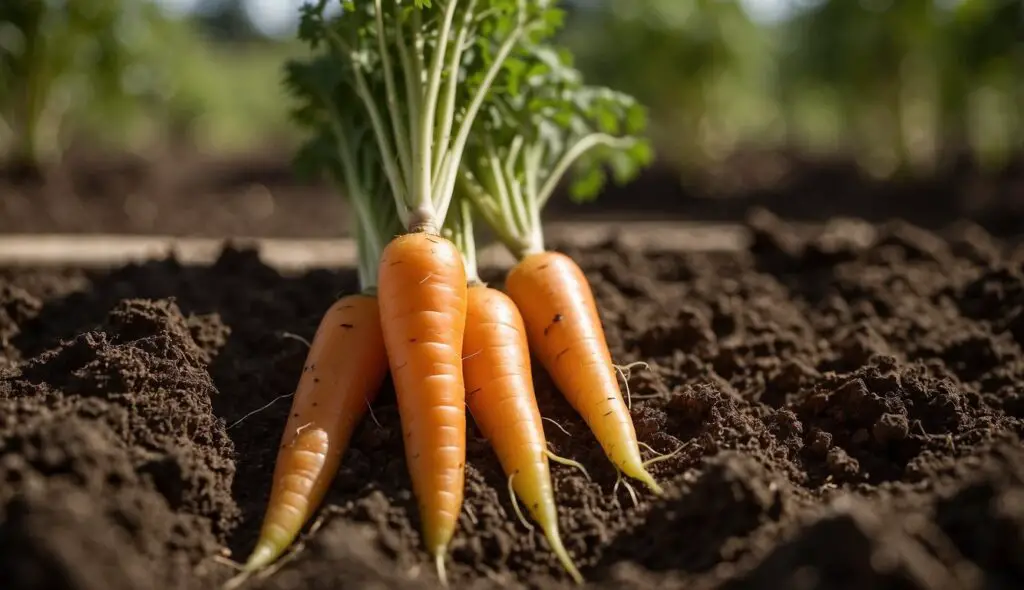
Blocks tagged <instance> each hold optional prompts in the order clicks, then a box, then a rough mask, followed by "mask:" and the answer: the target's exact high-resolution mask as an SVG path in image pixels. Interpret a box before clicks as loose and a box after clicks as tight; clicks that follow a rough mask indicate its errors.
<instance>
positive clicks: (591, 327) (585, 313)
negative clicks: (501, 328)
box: [505, 251, 662, 494]
mask: <svg viewBox="0 0 1024 590" xmlns="http://www.w3.org/2000/svg"><path fill="white" fill-rule="evenodd" d="M505 290H506V291H507V292H508V294H509V296H510V297H511V298H512V300H513V301H515V303H516V306H517V307H518V308H519V310H520V312H521V313H522V316H523V322H524V323H525V325H526V331H527V335H528V340H529V345H530V350H531V351H533V353H534V354H536V356H537V358H538V359H539V360H540V362H541V364H542V365H543V366H544V368H545V369H546V370H547V371H548V373H549V374H550V375H551V378H552V380H553V381H554V382H555V385H556V386H557V387H558V389H559V391H561V392H562V394H563V395H564V396H565V398H566V399H567V400H568V401H569V403H570V404H571V405H572V407H573V408H574V409H575V410H576V411H577V412H579V414H580V415H581V416H582V417H583V420H584V421H586V423H587V425H588V426H589V427H590V429H591V431H593V433H594V436H595V437H596V438H597V440H598V442H599V443H600V444H601V447H602V448H603V449H604V452H605V454H606V455H607V456H608V458H609V459H610V460H611V462H612V463H613V464H614V465H615V466H616V467H617V468H618V469H619V471H621V472H622V473H624V474H625V475H627V476H629V477H632V478H634V479H637V480H639V481H642V482H643V483H644V484H646V485H647V487H648V488H650V489H651V490H652V491H653V492H655V493H658V494H660V493H661V491H662V490H661V486H659V485H658V483H657V482H656V481H655V480H654V477H653V476H651V474H650V473H649V472H648V471H647V469H646V468H645V467H644V462H643V459H642V457H641V455H640V448H639V446H638V442H637V437H636V430H635V429H634V427H633V420H632V417H631V416H630V414H629V410H628V409H627V408H626V404H625V403H624V402H623V399H622V394H621V392H620V391H619V385H618V381H617V380H616V376H615V366H614V365H613V364H612V358H611V353H610V352H609V350H608V344H607V341H606V339H605V335H604V329H603V328H602V326H601V319H600V316H599V315H598V312H597V304H596V303H595V301H594V295H593V293H592V292H591V289H590V284H589V283H588V281H587V279H586V276H585V275H584V274H583V271H582V270H581V269H580V268H579V266H578V265H577V264H576V262H575V261H573V260H572V259H571V258H570V257H568V256H566V255H564V254H561V253H559V252H552V251H542V252H538V253H533V254H527V255H525V256H523V257H522V258H521V260H520V261H519V262H518V263H517V264H516V266H514V267H513V268H512V270H510V271H509V273H508V276H507V277H506V279H505Z"/></svg>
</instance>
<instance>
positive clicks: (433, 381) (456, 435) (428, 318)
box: [377, 232, 467, 579]
mask: <svg viewBox="0 0 1024 590" xmlns="http://www.w3.org/2000/svg"><path fill="white" fill-rule="evenodd" d="M466 290H467V286H466V270H465V267H464V263H463V259H462V256H461V255H460V253H459V251H458V250H457V249H456V247H455V245H454V244H452V243H451V242H450V241H449V240H447V239H445V238H443V237H441V236H438V235H433V234H430V233H424V232H416V233H408V234H404V235H401V236H398V237H396V238H395V239H393V240H392V241H391V242H390V243H389V244H388V246H387V247H386V248H385V249H384V253H383V256H382V257H381V262H380V271H379V282H378V291H377V296H378V298H379V301H380V318H381V325H382V326H383V329H384V344H385V347H386V349H387V354H388V360H389V363H390V366H391V375H392V379H393V380H394V384H395V395H396V398H397V401H398V411H399V418H400V420H401V423H402V432H403V437H404V440H405V456H406V462H407V464H408V468H409V475H410V478H411V479H412V487H413V492H414V494H415V496H416V498H417V501H418V503H419V514H420V520H421V525H422V532H423V537H424V542H425V544H426V548H427V550H428V551H429V552H430V554H431V555H432V556H433V557H434V559H435V561H436V563H437V565H438V573H439V575H441V576H442V579H443V575H444V574H443V572H444V567H443V563H444V556H445V553H446V551H447V547H448V544H449V542H450V541H451V538H452V536H453V535H454V532H455V527H456V522H457V520H458V516H459V513H460V511H461V509H462V500H463V484H464V480H465V464H466V407H465V400H466V390H465V387H464V385H463V375H462V344H463V332H464V329H465V324H466Z"/></svg>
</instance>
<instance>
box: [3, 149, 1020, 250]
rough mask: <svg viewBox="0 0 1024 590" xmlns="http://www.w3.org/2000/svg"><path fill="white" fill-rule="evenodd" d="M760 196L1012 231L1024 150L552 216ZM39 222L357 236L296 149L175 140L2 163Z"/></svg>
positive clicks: (830, 173) (762, 163) (735, 166)
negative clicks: (209, 147)
mask: <svg viewBox="0 0 1024 590" xmlns="http://www.w3.org/2000/svg"><path fill="white" fill-rule="evenodd" d="M168 149H172V148H168ZM698 175H699V176H698ZM752 207H765V208H768V209H770V210H771V211H774V212H775V213H776V214H778V215H781V216H783V217H785V218H787V219H800V220H814V221H824V220H826V219H828V218H830V217H832V216H835V215H842V216H853V217H860V218H863V219H867V220H869V221H875V222H878V221H884V220H885V219H887V218H889V217H900V218H904V219H913V220H914V222H915V223H917V224H919V225H921V226H922V227H927V228H930V229H936V228H941V227H943V226H945V225H947V224H949V223H951V222H952V221H955V220H961V219H970V220H973V221H975V222H977V223H979V224H981V225H983V226H984V227H986V228H987V229H988V230H989V231H991V232H993V233H995V234H999V235H1005V234H1015V233H1019V232H1020V231H1021V230H1022V228H1024V157H1022V158H1020V159H1019V160H1017V161H1014V162H1012V163H1011V164H1010V165H1009V166H1008V167H1006V168H1005V169H1004V170H997V171H983V170H981V169H979V167H978V166H977V165H976V164H975V163H973V162H971V161H970V160H968V159H962V160H961V161H959V162H955V163H950V164H948V165H944V166H943V167H941V169H940V170H939V172H938V173H937V174H936V175H934V176H932V177H927V178H916V179H910V178H908V179H904V180H889V181H885V182H881V181H876V180H872V179H871V178H869V177H867V176H866V175H865V174H864V173H863V172H862V171H861V170H860V169H859V168H858V167H857V166H856V165H855V163H853V162H852V161H850V160H848V159H843V158H842V157H841V156H836V157H833V158H830V159H821V158H817V157H816V158H810V157H808V156H806V155H804V154H800V153H788V152H780V151H772V152H763V151H756V150H745V151H742V152H739V153H737V154H736V155H735V156H734V157H733V158H731V159H730V160H729V161H727V162H724V163H723V164H722V165H721V166H720V169H710V170H703V169H702V170H699V171H698V170H694V171H691V172H689V173H686V174H682V173H680V172H679V171H678V170H675V169H673V168H671V167H669V166H666V165H664V164H658V165H655V166H653V167H652V168H650V169H648V170H647V171H646V172H645V173H644V174H643V175H642V176H640V177H639V178H638V179H636V180H635V181H634V182H632V183H630V184H628V185H626V186H621V187H616V186H610V187H609V188H608V189H607V190H606V192H605V193H604V194H603V195H602V196H601V197H600V198H598V199H597V200H595V201H591V202H588V203H584V204H575V203H572V202H571V201H570V200H569V199H568V198H567V196H566V195H565V194H564V193H560V194H558V195H556V196H555V198H554V199H553V200H552V202H551V203H550V204H549V205H548V207H547V208H546V209H545V217H546V218H547V219H549V220H558V219H565V218H590V219H608V218H611V219H615V220H622V219H627V218H633V219H652V218H653V219H685V220H688V221H716V222H736V221H742V219H743V218H744V217H745V216H746V214H747V212H748V211H749V210H750V209H751V208H752ZM43 232H69V233H89V232H104V233H131V234H172V235H191V236H214V237H221V236H267V237H300V238H319V237H333V236H338V235H347V234H348V233H349V216H348V211H347V208H346V207H345V204H344V202H343V200H342V199H341V198H339V197H338V196H337V195H336V194H335V193H334V192H333V191H332V190H331V189H329V188H328V187H326V186H323V185H321V184H317V183H303V182H300V181H298V180H297V179H296V178H295V176H294V175H293V173H292V169H291V167H290V155H289V153H288V152H286V151H281V150H278V151H274V150H262V151H258V152H256V153H254V154H251V155H247V156H238V157H212V156H208V155H204V154H201V153H197V152H196V151H195V150H194V149H192V148H187V147H176V148H173V149H172V151H170V152H167V153H153V154H149V155H146V156H145V157H143V156H125V155H115V154H104V153H93V152H92V151H88V152H84V150H83V149H82V148H78V149H77V150H73V151H72V152H71V153H70V154H69V155H68V158H67V162H66V164H64V165H62V166H61V167H59V168H57V169H56V170H54V171H52V172H51V173H49V174H48V175H46V176H45V177H39V176H32V175H27V174H25V173H24V171H23V170H16V169H14V168H13V167H8V168H7V169H3V168H0V233H43Z"/></svg>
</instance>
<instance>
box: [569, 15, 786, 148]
mask: <svg viewBox="0 0 1024 590" xmlns="http://www.w3.org/2000/svg"><path fill="white" fill-rule="evenodd" d="M562 42H563V43H564V44H565V45H566V46H568V47H569V48H570V49H571V50H572V51H573V53H574V54H575V55H576V56H577V64H578V66H579V68H580V70H581V71H582V72H583V73H584V74H585V75H586V76H587V78H588V79H591V80H594V82H595V83H598V84H602V85H608V86H612V87H615V88H621V89H622V90H623V91H625V92H629V93H630V94H632V95H634V96H636V97H637V98H638V100H640V101H641V102H642V103H644V104H646V105H649V107H650V109H651V111H652V113H653V116H654V117H655V118H656V119H657V121H658V124H657V125H653V126H652V135H653V137H654V139H655V141H656V142H657V143H658V145H659V146H660V148H661V149H659V152H662V153H666V154H671V155H670V157H671V158H672V159H673V163H675V164H685V163H690V164H698V165H699V164H703V163H705V162H706V161H707V159H709V158H711V159H713V158H715V157H718V156H720V155H723V153H724V152H727V151H728V150H729V149H731V148H732V147H734V146H735V144H736V143H737V142H738V141H740V139H741V138H742V137H744V136H751V135H761V134H765V133H768V132H769V131H770V129H771V127H772V126H773V124H774V119H775V113H774V112H773V109H774V105H773V104H772V102H771V101H770V100H766V96H765V94H764V92H763V88H764V86H765V84H766V81H767V80H768V78H767V76H768V75H769V74H770V72H771V65H772V64H771V51H770V48H771V43H772V38H771V31H770V30H768V29H766V28H764V27H759V26H757V25H756V24H755V23H754V22H753V21H752V20H751V19H750V17H749V15H748V14H747V12H746V11H745V10H744V9H743V8H742V6H740V4H739V3H738V2H736V1H734V0H691V1H687V2H680V1H678V0H605V1H603V2H595V3H593V7H592V8H585V9H580V10H578V11H577V12H576V14H575V16H574V20H573V21H572V22H571V23H570V24H569V25H568V26H567V27H566V32H565V35H564V36H563V39H562Z"/></svg>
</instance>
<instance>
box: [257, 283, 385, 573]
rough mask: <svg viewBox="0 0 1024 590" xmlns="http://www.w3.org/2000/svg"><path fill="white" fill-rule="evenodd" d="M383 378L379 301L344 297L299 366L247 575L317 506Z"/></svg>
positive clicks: (268, 559)
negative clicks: (304, 361) (268, 495)
mask: <svg viewBox="0 0 1024 590" xmlns="http://www.w3.org/2000/svg"><path fill="white" fill-rule="evenodd" d="M386 374H387V356H386V353H385V349H384V341H383V337H382V334H381V325H380V316H379V313H378V310H377V300H376V298H374V297H372V296H369V295H364V294H357V295H349V296H346V297H343V298H341V299H339V300H338V301H337V302H335V303H334V305H332V306H331V307H330V309H328V311H327V313H325V314H324V316H323V319H322V320H321V322H320V326H319V327H318V328H317V331H316V334H315V335H314V337H313V341H312V342H311V346H310V349H309V353H308V354H307V357H306V363H305V365H304V366H303V368H302V376H301V378H300V379H299V384H298V387H297V388H296V390H295V396H294V398H293V399H292V405H291V410H290V413H289V415H288V420H287V423H286V424H285V429H284V434H283V435H282V437H281V446H280V449H279V450H278V454H277V463H276V466H275V468H274V475H273V480H272V481H273V487H272V489H271V492H270V501H269V503H268V506H267V510H266V516H265V517H264V521H263V526H262V528H261V531H260V536H259V540H258V541H257V544H256V548H255V550H254V551H253V553H252V554H251V556H250V557H249V560H248V562H247V563H246V569H247V570H255V569H258V568H260V567H263V566H265V565H268V564H269V563H271V562H273V561H274V560H275V559H277V558H278V557H279V556H280V555H281V553H282V552H283V551H284V550H285V548H286V547H287V546H288V545H289V544H290V543H291V542H292V541H293V540H294V539H295V537H296V536H297V535H298V533H299V531H300V530H301V529H302V527H303V526H304V525H305V523H306V522H307V521H308V520H309V517H310V516H311V514H312V513H313V511H314V510H316V508H317V507H318V506H319V504H320V502H321V500H322V499H323V496H324V493H325V492H326V491H327V488H328V487H329V486H330V483H331V481H332V480H333V478H334V475H335V473H336V471H337V469H338V466H339V465H340V463H341V457H342V454H343V453H344V452H345V450H346V448H347V447H348V444H349V441H350V439H351V436H352V432H353V431H354V430H355V427H356V426H357V425H358V423H359V422H360V420H361V419H362V418H363V416H364V415H365V413H366V411H367V409H368V408H369V406H370V403H372V401H373V400H374V398H375V397H376V396H377V393H378V392H379V390H380V387H381V385H382V383H383V382H384V378H385V376H386Z"/></svg>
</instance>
